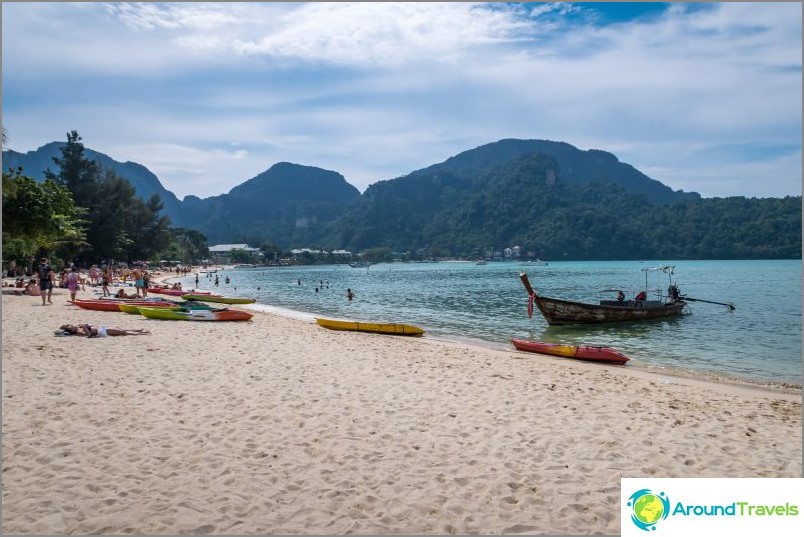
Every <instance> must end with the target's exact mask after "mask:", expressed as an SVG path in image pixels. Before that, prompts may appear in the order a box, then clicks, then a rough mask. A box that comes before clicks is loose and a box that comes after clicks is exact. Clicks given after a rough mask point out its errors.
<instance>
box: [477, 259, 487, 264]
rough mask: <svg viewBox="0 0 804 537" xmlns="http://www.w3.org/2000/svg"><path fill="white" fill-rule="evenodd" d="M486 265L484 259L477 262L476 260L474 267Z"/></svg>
mask: <svg viewBox="0 0 804 537" xmlns="http://www.w3.org/2000/svg"><path fill="white" fill-rule="evenodd" d="M486 264H487V263H486V260H485V259H479V260H478V261H477V262H476V263H475V265H486Z"/></svg>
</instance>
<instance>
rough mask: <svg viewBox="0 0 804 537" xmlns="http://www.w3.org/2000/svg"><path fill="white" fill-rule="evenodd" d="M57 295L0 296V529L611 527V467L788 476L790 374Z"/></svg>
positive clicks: (796, 410)
mask: <svg viewBox="0 0 804 537" xmlns="http://www.w3.org/2000/svg"><path fill="white" fill-rule="evenodd" d="M87 288H88V289H89V287H87ZM89 294H90V293H87V292H80V293H79V298H87V297H88V296H89ZM68 299H69V294H68V292H67V290H66V289H56V290H55V291H54V294H53V302H54V305H52V306H42V303H41V299H40V298H39V297H30V296H13V295H5V294H4V295H3V298H2V349H3V356H2V359H3V383H2V401H3V445H2V447H3V497H2V499H3V523H2V530H3V533H4V534H67V533H73V534H87V533H93V534H130V533H140V534H343V533H360V534H543V533H548V534H576V535H583V534H593V533H597V534H607V535H613V534H618V533H620V479H621V478H623V477H801V474H802V466H801V465H802V451H801V439H802V429H801V392H800V390H797V389H790V388H788V389H781V388H780V389H770V388H768V389H758V388H756V387H744V386H735V385H730V384H720V383H712V382H704V381H701V380H696V379H690V378H680V377H672V376H669V375H656V374H650V373H647V372H645V371H639V370H632V369H629V367H628V366H622V367H620V366H602V365H597V364H588V363H583V362H577V361H571V360H566V359H561V358H553V357H548V356H542V355H537V354H528V353H523V352H518V351H514V350H513V349H511V350H510V351H500V350H495V349H488V348H483V347H480V346H472V345H468V344H457V343H450V342H445V341H438V340H435V339H432V338H428V337H427V335H426V334H425V336H424V337H422V338H406V337H397V336H383V335H376V334H365V333H354V332H339V331H330V330H327V329H324V328H322V327H319V326H318V325H316V324H315V323H311V322H308V321H303V320H299V319H292V318H288V317H283V316H281V315H277V314H273V313H264V312H260V313H255V315H254V317H253V319H252V320H251V321H249V322H229V323H225V322H222V323H215V322H206V323H204V322H172V321H157V320H148V319H145V318H143V317H141V316H137V315H127V314H123V313H110V312H96V311H86V310H82V309H79V308H77V307H75V306H73V305H71V304H69V303H68V302H67V300H68ZM64 323H72V324H77V323H91V324H93V325H95V324H98V325H104V326H107V327H119V328H130V329H136V328H143V329H147V330H150V332H151V333H150V334H149V335H146V336H124V337H106V338H92V339H89V338H83V337H56V336H55V335H54V331H55V330H56V329H58V327H59V326H60V325H61V324H64Z"/></svg>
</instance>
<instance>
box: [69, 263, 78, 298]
mask: <svg viewBox="0 0 804 537" xmlns="http://www.w3.org/2000/svg"><path fill="white" fill-rule="evenodd" d="M68 270H69V272H68V273H67V289H69V291H70V301H73V300H75V295H76V293H78V286H79V285H80V284H81V276H80V275H79V274H78V270H77V269H75V268H70V269H68Z"/></svg>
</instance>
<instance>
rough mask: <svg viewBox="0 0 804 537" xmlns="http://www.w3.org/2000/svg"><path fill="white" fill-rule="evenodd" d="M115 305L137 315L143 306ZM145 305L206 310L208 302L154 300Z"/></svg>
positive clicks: (171, 308)
mask: <svg viewBox="0 0 804 537" xmlns="http://www.w3.org/2000/svg"><path fill="white" fill-rule="evenodd" d="M117 307H118V308H119V309H120V311H122V312H123V313H131V314H135V315H137V314H139V313H140V308H141V307H143V306H138V305H136V304H118V305H117ZM147 307H149V308H160V309H169V310H184V309H200V310H207V309H209V305H208V304H204V303H201V302H199V303H196V304H193V303H190V302H188V303H185V304H172V303H170V302H164V303H160V302H156V303H153V304H148V306H147Z"/></svg>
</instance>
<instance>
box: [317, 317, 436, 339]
mask: <svg viewBox="0 0 804 537" xmlns="http://www.w3.org/2000/svg"><path fill="white" fill-rule="evenodd" d="M315 322H317V323H318V324H319V325H320V326H323V327H324V328H329V329H330V330H351V331H353V332H374V333H377V334H391V335H396V336H420V335H422V334H424V330H422V329H421V328H419V327H418V326H412V325H409V324H401V323H363V322H357V321H338V320H335V319H321V318H319V317H316V319H315Z"/></svg>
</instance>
